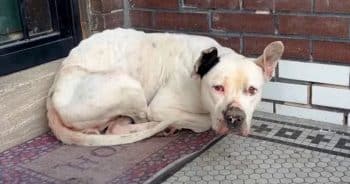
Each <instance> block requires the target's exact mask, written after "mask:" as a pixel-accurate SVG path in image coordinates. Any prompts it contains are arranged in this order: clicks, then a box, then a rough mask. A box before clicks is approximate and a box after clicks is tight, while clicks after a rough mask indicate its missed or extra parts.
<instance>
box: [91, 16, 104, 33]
mask: <svg viewBox="0 0 350 184" xmlns="http://www.w3.org/2000/svg"><path fill="white" fill-rule="evenodd" d="M104 27H105V21H104V17H103V15H102V14H92V15H91V30H92V31H102V30H104Z"/></svg>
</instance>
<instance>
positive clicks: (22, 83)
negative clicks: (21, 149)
mask: <svg viewBox="0 0 350 184" xmlns="http://www.w3.org/2000/svg"><path fill="white" fill-rule="evenodd" d="M61 61H62V59H60V60H55V61H52V62H49V63H46V64H42V65H39V66H37V67H33V68H30V69H27V70H23V71H20V72H16V73H13V74H10V75H7V76H3V77H0V102H1V103H0V114H1V117H0V130H1V131H0V151H4V150H6V149H8V148H10V147H13V146H15V145H18V144H20V143H23V142H25V141H27V140H30V139H32V138H34V137H36V136H39V135H41V134H43V133H44V132H47V131H48V127H47V119H46V115H45V113H46V108H45V101H46V96H47V93H48V89H49V87H50V86H51V84H52V82H53V78H54V75H55V73H56V71H57V69H58V67H59V65H60V63H61Z"/></svg>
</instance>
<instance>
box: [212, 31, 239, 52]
mask: <svg viewBox="0 0 350 184" xmlns="http://www.w3.org/2000/svg"><path fill="white" fill-rule="evenodd" d="M210 37H212V38H214V39H215V40H216V41H217V42H219V43H220V44H221V45H223V46H225V47H229V48H231V49H233V50H235V51H236V52H237V53H239V52H240V48H241V43H240V39H239V37H230V36H217V35H215V36H214V35H211V36H210Z"/></svg>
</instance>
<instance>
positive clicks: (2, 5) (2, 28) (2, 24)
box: [0, 0, 23, 44]
mask: <svg viewBox="0 0 350 184" xmlns="http://www.w3.org/2000/svg"><path fill="white" fill-rule="evenodd" d="M22 37H23V34H22V26H21V19H20V14H19V9H18V4H17V1H15V0H1V1H0V44H3V43H6V42H9V41H13V40H19V39H21V38H22Z"/></svg>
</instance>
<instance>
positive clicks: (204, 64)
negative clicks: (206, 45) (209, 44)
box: [197, 48, 219, 78]
mask: <svg viewBox="0 0 350 184" xmlns="http://www.w3.org/2000/svg"><path fill="white" fill-rule="evenodd" d="M218 62H219V57H218V50H217V49H216V48H213V49H212V50H211V51H210V52H208V53H202V56H201V61H200V65H199V67H198V71H197V74H198V75H199V76H200V77H201V78H203V76H204V75H205V74H207V73H208V72H209V71H210V70H211V69H212V68H213V67H214V66H215V65H216V64H217V63H218Z"/></svg>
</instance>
